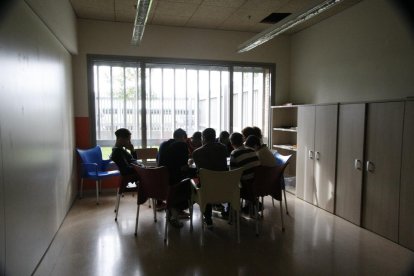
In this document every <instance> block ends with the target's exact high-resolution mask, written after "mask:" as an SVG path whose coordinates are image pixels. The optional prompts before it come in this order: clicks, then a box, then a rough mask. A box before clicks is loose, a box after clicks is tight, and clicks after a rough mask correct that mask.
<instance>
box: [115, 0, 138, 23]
mask: <svg viewBox="0 0 414 276" xmlns="http://www.w3.org/2000/svg"><path fill="white" fill-rule="evenodd" d="M136 4H137V1H136V0H116V1H115V20H116V21H122V22H134V20H135V14H136V6H135V5H136Z"/></svg>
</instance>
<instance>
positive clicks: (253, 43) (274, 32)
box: [237, 0, 344, 53]
mask: <svg viewBox="0 0 414 276" xmlns="http://www.w3.org/2000/svg"><path fill="white" fill-rule="evenodd" d="M342 1H344V0H327V1H324V2H322V3H320V4H319V5H316V6H314V7H312V8H310V9H308V10H306V11H305V12H300V13H295V14H292V15H290V16H288V17H286V18H285V19H284V20H282V21H280V22H279V23H277V24H274V25H273V26H272V27H270V28H268V29H266V30H264V31H263V32H261V33H259V34H257V35H255V36H254V37H252V38H251V39H249V40H247V41H246V42H244V43H242V44H240V45H239V47H238V49H237V52H238V53H242V52H247V51H250V50H251V49H253V48H255V47H257V46H259V45H261V44H263V43H265V42H267V41H269V40H271V39H272V38H274V37H275V36H278V35H280V34H282V33H284V32H286V31H287V30H289V29H291V28H293V27H294V26H296V25H298V24H301V23H303V22H305V21H307V20H309V19H311V18H312V17H314V16H316V15H319V14H321V13H323V12H325V11H326V10H328V9H330V8H332V7H333V6H336V5H337V4H338V3H340V2H342Z"/></svg>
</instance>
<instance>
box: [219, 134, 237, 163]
mask: <svg viewBox="0 0 414 276" xmlns="http://www.w3.org/2000/svg"><path fill="white" fill-rule="evenodd" d="M217 142H219V143H222V144H223V145H225V146H226V148H227V157H229V156H230V153H231V152H232V151H233V147H232V146H231V143H230V134H229V133H228V132H227V131H225V130H224V131H222V132H220V135H219V138H218V139H217Z"/></svg>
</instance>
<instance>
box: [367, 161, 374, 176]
mask: <svg viewBox="0 0 414 276" xmlns="http://www.w3.org/2000/svg"><path fill="white" fill-rule="evenodd" d="M365 170H366V171H367V172H370V173H373V172H374V171H375V165H374V163H372V162H371V161H367V163H366V168H365Z"/></svg>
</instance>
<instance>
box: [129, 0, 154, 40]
mask: <svg viewBox="0 0 414 276" xmlns="http://www.w3.org/2000/svg"><path fill="white" fill-rule="evenodd" d="M151 3H152V0H138V1H137V6H136V8H137V12H136V14H135V21H134V30H133V31H132V40H131V44H132V45H135V46H138V45H139V44H140V43H141V40H142V36H143V35H144V30H145V25H146V24H147V19H148V14H149V11H150V9H151Z"/></svg>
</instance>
